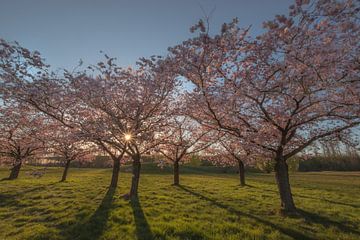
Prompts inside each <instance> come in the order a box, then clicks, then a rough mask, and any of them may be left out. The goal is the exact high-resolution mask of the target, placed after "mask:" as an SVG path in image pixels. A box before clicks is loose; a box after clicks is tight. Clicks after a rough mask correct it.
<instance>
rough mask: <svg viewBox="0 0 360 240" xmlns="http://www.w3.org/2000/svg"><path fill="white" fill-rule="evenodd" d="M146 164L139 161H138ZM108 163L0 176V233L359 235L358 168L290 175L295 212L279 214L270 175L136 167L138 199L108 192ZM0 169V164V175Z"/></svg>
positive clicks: (124, 180) (122, 189)
mask: <svg viewBox="0 0 360 240" xmlns="http://www.w3.org/2000/svg"><path fill="white" fill-rule="evenodd" d="M145 169H146V167H145ZM110 174H111V170H110V169H70V172H69V178H68V181H67V182H64V183H59V180H60V177H61V169H49V170H48V171H47V173H46V174H45V175H44V176H43V177H42V178H40V179H37V178H34V177H32V176H30V175H28V174H26V170H25V171H22V173H21V175H20V177H19V179H18V180H15V181H1V182H0V239H360V173H359V172H358V173H340V172H332V173H331V172H326V173H296V174H293V175H292V176H291V181H292V186H293V193H294V197H295V201H296V204H297V206H298V208H299V209H300V210H301V213H302V215H303V216H302V217H286V218H285V217H282V216H281V215H279V214H278V206H279V200H278V195H277V190H276V185H275V184H274V176H273V175H271V174H250V175H249V176H248V178H247V184H248V186H246V187H240V186H239V184H238V177H237V175H234V174H228V175H225V174H209V173H203V174H183V175H181V186H180V187H175V186H172V185H171V183H172V175H171V174H166V173H165V174H164V173H161V174H156V173H151V174H150V173H146V172H145V173H143V174H142V176H141V180H140V188H139V192H140V193H139V200H138V201H132V202H130V201H127V200H125V199H124V198H122V197H121V196H122V195H123V194H125V193H127V191H128V189H129V186H130V174H129V173H123V172H122V173H121V177H120V180H119V187H118V188H117V189H115V190H108V185H109V183H110V177H111V176H110ZM7 175H8V172H7V171H6V170H5V169H2V170H0V178H3V177H6V176H7Z"/></svg>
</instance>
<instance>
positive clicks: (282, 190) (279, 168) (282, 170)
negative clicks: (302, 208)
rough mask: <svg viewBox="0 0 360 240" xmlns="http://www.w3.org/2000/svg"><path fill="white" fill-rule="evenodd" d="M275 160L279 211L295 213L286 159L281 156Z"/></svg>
mask: <svg viewBox="0 0 360 240" xmlns="http://www.w3.org/2000/svg"><path fill="white" fill-rule="evenodd" d="M275 161H276V163H275V177H276V182H277V186H278V189H279V194H280V200H281V211H282V212H283V213H296V207H295V204H294V200H293V197H292V194H291V188H290V181H289V172H288V165H287V163H286V160H285V159H284V158H283V157H282V156H281V157H277V158H276V159H275Z"/></svg>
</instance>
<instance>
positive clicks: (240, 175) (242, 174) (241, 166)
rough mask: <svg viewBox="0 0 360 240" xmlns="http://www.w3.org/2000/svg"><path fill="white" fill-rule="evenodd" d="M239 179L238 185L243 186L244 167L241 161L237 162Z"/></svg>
mask: <svg viewBox="0 0 360 240" xmlns="http://www.w3.org/2000/svg"><path fill="white" fill-rule="evenodd" d="M239 177H240V185H241V186H245V185H246V184H245V166H244V163H243V161H241V160H239Z"/></svg>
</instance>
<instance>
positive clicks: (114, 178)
mask: <svg viewBox="0 0 360 240" xmlns="http://www.w3.org/2000/svg"><path fill="white" fill-rule="evenodd" d="M113 162H114V163H113V164H114V165H113V171H112V176H111V183H110V188H116V187H117V184H118V179H119V171H120V158H116V159H113Z"/></svg>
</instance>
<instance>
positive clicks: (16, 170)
mask: <svg viewBox="0 0 360 240" xmlns="http://www.w3.org/2000/svg"><path fill="white" fill-rule="evenodd" d="M21 165H22V160H17V161H16V163H15V165H14V166H13V168H12V169H11V172H10V176H9V180H13V179H17V178H18V176H19V173H20V169H21Z"/></svg>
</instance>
